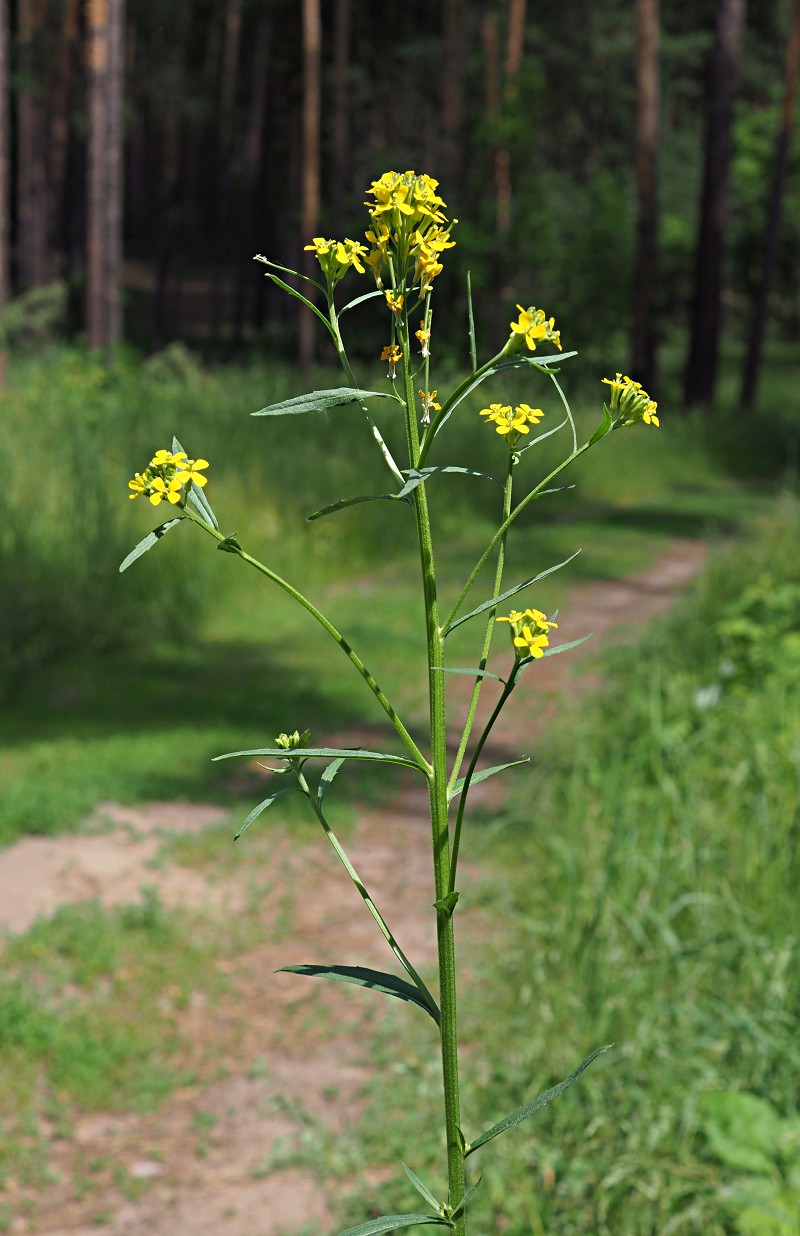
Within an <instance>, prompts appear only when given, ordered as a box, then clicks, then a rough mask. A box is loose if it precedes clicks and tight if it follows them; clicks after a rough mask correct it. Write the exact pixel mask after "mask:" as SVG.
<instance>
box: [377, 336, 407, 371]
mask: <svg viewBox="0 0 800 1236" xmlns="http://www.w3.org/2000/svg"><path fill="white" fill-rule="evenodd" d="M402 359H403V353H402V352H401V351H400V349H399V348H398V346H397V344H396V343H391V344H389V345H388V347H385V348H384V349H383V351H382V352H381V360H383V361H388V362H389V375H388V376H389V377H390V378H393V377H394V376H395V374H394V371H395V366H396V365H397V362H398V361H400V360H402Z"/></svg>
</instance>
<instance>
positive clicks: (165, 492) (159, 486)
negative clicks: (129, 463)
mask: <svg viewBox="0 0 800 1236" xmlns="http://www.w3.org/2000/svg"><path fill="white" fill-rule="evenodd" d="M181 488H182V486H181V483H180V481H179V480H178V479H177V477H173V478H172V480H171V481H165V480H164V479H163V477H160V476H156V477H153V480H152V481H151V482H150V486H149V489H150V493H149V495H148V496H149V498H150V501H151V502H152V504H153V506H158V504H159V502H161V500H162V498H166V499H167V501H168V502H171V503H172V504H173V506H174V505H175V503H176V502H180V500H181Z"/></svg>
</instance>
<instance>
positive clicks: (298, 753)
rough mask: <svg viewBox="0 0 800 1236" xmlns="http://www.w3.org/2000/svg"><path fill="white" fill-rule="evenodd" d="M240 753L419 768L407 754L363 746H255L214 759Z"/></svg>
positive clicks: (226, 753)
mask: <svg viewBox="0 0 800 1236" xmlns="http://www.w3.org/2000/svg"><path fill="white" fill-rule="evenodd" d="M239 755H268V756H269V757H270V758H271V759H280V760H285V759H287V758H288V756H291V758H292V759H293V760H294V759H301V760H310V759H317V758H324V759H333V760H336V759H340V758H341V759H343V760H375V761H376V762H379V763H384V764H403V765H404V766H405V767H406V768H419V767H420V765H419V764H417V763H415V762H414V760H412V759H411V758H410V757H409V756H406V755H387V754H386V753H385V752H383V751H366V750H364V749H363V748H361V747H352V748H347V747H344V748H343V747H295V748H294V749H293V750H292V751H287V750H286V748H285V747H254V748H253V749H252V750H251V751H226V752H225V754H224V755H215V756H214V757H213V758H214V760H232V759H234V758H235V757H236V756H239Z"/></svg>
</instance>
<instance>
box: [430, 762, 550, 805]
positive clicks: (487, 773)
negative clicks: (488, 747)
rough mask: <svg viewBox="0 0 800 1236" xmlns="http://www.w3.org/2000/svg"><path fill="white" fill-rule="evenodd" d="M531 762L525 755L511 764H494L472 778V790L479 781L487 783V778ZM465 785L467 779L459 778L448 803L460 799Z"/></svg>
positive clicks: (448, 797) (448, 798) (449, 795)
mask: <svg viewBox="0 0 800 1236" xmlns="http://www.w3.org/2000/svg"><path fill="white" fill-rule="evenodd" d="M530 762H531V757H530V756H529V755H525V756H523V757H522V759H521V760H512V761H511V762H510V764H494V765H493V766H492V767H491V768H483V769H481V771H480V772H477V773H474V774H473V776H472V777H470V782H469V784H470V788H472V786H473V785H477V784H478V782H479V781H486V779H487V777H493V776H494V775H495V773H501V772H505V770H506V769H507V768H517V767H518V766H519V765H520V764H530ZM464 784H465V778H464V777H459V779H458V781H456V783H455V785H454V786H453V788H452V790H451V791H450V793H449V794H448V796H447V801H448V802H450V803H451V802H452V801H453V799H454V798H458V796H459V794H460V793H461V791H462V790H463V788H464Z"/></svg>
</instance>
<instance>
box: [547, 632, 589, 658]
mask: <svg viewBox="0 0 800 1236" xmlns="http://www.w3.org/2000/svg"><path fill="white" fill-rule="evenodd" d="M592 634H593V633H592ZM591 638H592V636H591V635H582V636H581V638H580V639H573V640H570V642H569V643H568V644H558V645H557V647H555V648H545V650H544V652H543V653H542V656H541V660H544V658H545V657H557V656H558V654H559V653H560V652H569V650H570V648H577V647H579V645H580V644H585V643H586V641H587V639H591Z"/></svg>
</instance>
